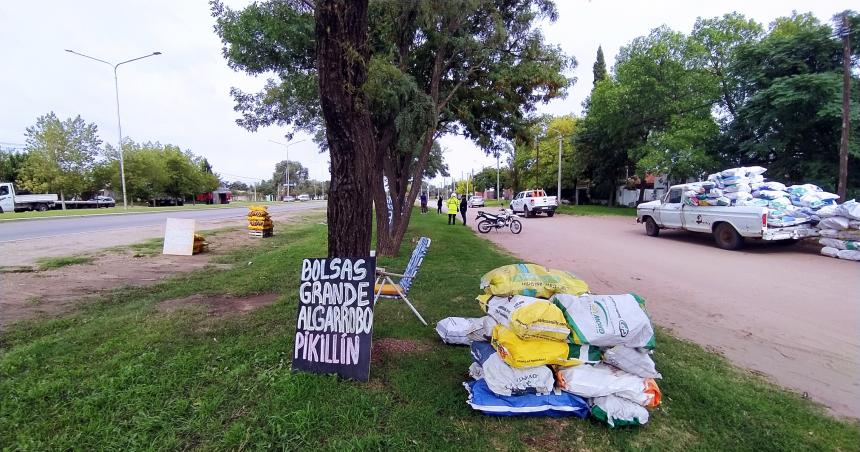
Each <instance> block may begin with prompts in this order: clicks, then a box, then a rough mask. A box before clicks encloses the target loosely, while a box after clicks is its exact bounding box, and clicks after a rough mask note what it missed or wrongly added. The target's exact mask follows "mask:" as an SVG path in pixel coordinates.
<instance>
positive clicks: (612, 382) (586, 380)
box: [559, 363, 651, 406]
mask: <svg viewBox="0 0 860 452" xmlns="http://www.w3.org/2000/svg"><path fill="white" fill-rule="evenodd" d="M559 373H560V374H561V376H562V378H563V379H564V387H563V388H562V389H564V390H565V391H567V392H569V393H571V394H576V395H578V396H580V397H586V398H590V397H603V396H608V395H616V396H618V397H623V398H625V399H627V400H631V401H633V402H636V403H638V404H639V405H642V406H645V405H647V404H648V403H649V402H650V401H651V395H649V394H646V393H645V379H644V378H642V377H638V376H636V375H633V374H629V373H627V372H624V371H623V370H619V369H616V368H614V367H612V366H610V365H608V364H603V363H599V364H595V365H591V364H581V365H579V366H570V367H564V368H562V369H561V370H559Z"/></svg>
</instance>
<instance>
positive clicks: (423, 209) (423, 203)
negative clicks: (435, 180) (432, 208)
mask: <svg viewBox="0 0 860 452" xmlns="http://www.w3.org/2000/svg"><path fill="white" fill-rule="evenodd" d="M421 213H427V195H426V194H425V193H421Z"/></svg>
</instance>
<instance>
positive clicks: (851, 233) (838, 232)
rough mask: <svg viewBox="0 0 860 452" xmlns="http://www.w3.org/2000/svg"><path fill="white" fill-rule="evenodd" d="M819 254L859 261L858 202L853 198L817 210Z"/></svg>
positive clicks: (859, 224)
mask: <svg viewBox="0 0 860 452" xmlns="http://www.w3.org/2000/svg"><path fill="white" fill-rule="evenodd" d="M818 216H819V217H820V218H821V221H819V222H818V234H819V235H820V236H821V238H819V239H818V243H819V244H821V245H823V246H824V247H823V248H821V254H823V255H825V256H830V257H838V258H840V259H846V260H852V261H860V203H858V202H857V201H855V200H853V199H852V200H850V201H845V202H844V203H842V204H839V205H831V206H825V207H822V208H821V209H819V210H818Z"/></svg>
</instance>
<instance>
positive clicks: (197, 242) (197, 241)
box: [192, 234, 209, 254]
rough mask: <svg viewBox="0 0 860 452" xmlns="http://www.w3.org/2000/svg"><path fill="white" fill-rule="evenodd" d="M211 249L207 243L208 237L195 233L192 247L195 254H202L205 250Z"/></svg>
mask: <svg viewBox="0 0 860 452" xmlns="http://www.w3.org/2000/svg"><path fill="white" fill-rule="evenodd" d="M208 250H209V244H208V243H206V238H205V237H203V236H202V235H200V234H194V248H193V249H192V253H193V254H200V253H202V252H204V251H208Z"/></svg>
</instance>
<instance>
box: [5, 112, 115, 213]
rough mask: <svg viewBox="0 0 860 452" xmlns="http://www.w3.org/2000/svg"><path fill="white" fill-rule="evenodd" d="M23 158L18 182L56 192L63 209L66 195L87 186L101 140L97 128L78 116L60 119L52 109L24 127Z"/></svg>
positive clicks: (30, 188)
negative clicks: (25, 139) (24, 146)
mask: <svg viewBox="0 0 860 452" xmlns="http://www.w3.org/2000/svg"><path fill="white" fill-rule="evenodd" d="M26 135H27V160H26V162H25V163H24V166H23V168H21V171H20V176H19V177H20V181H21V185H22V186H23V187H24V188H25V189H27V190H31V191H57V192H59V194H60V201H61V202H62V206H63V209H64V210H65V208H66V203H65V200H66V195H76V194H80V193H82V192H83V191H84V190H86V189H87V188H88V185H89V183H88V182H89V178H90V177H91V171H92V168H93V164H94V162H95V159H96V156H97V155H98V154H99V152H100V147H101V143H102V141H101V140H100V139H99V137H98V127H96V125H95V124H87V123H86V122H85V121H84V120H83V119H82V118H81V117H80V116H77V117H75V118H68V119H66V120H65V121H60V119H59V118H57V115H55V114H54V112H51V113H48V114H47V115H44V116H40V117H39V118H38V119H37V120H36V124H35V125H33V126H31V127H28V128H27V134H26Z"/></svg>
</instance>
